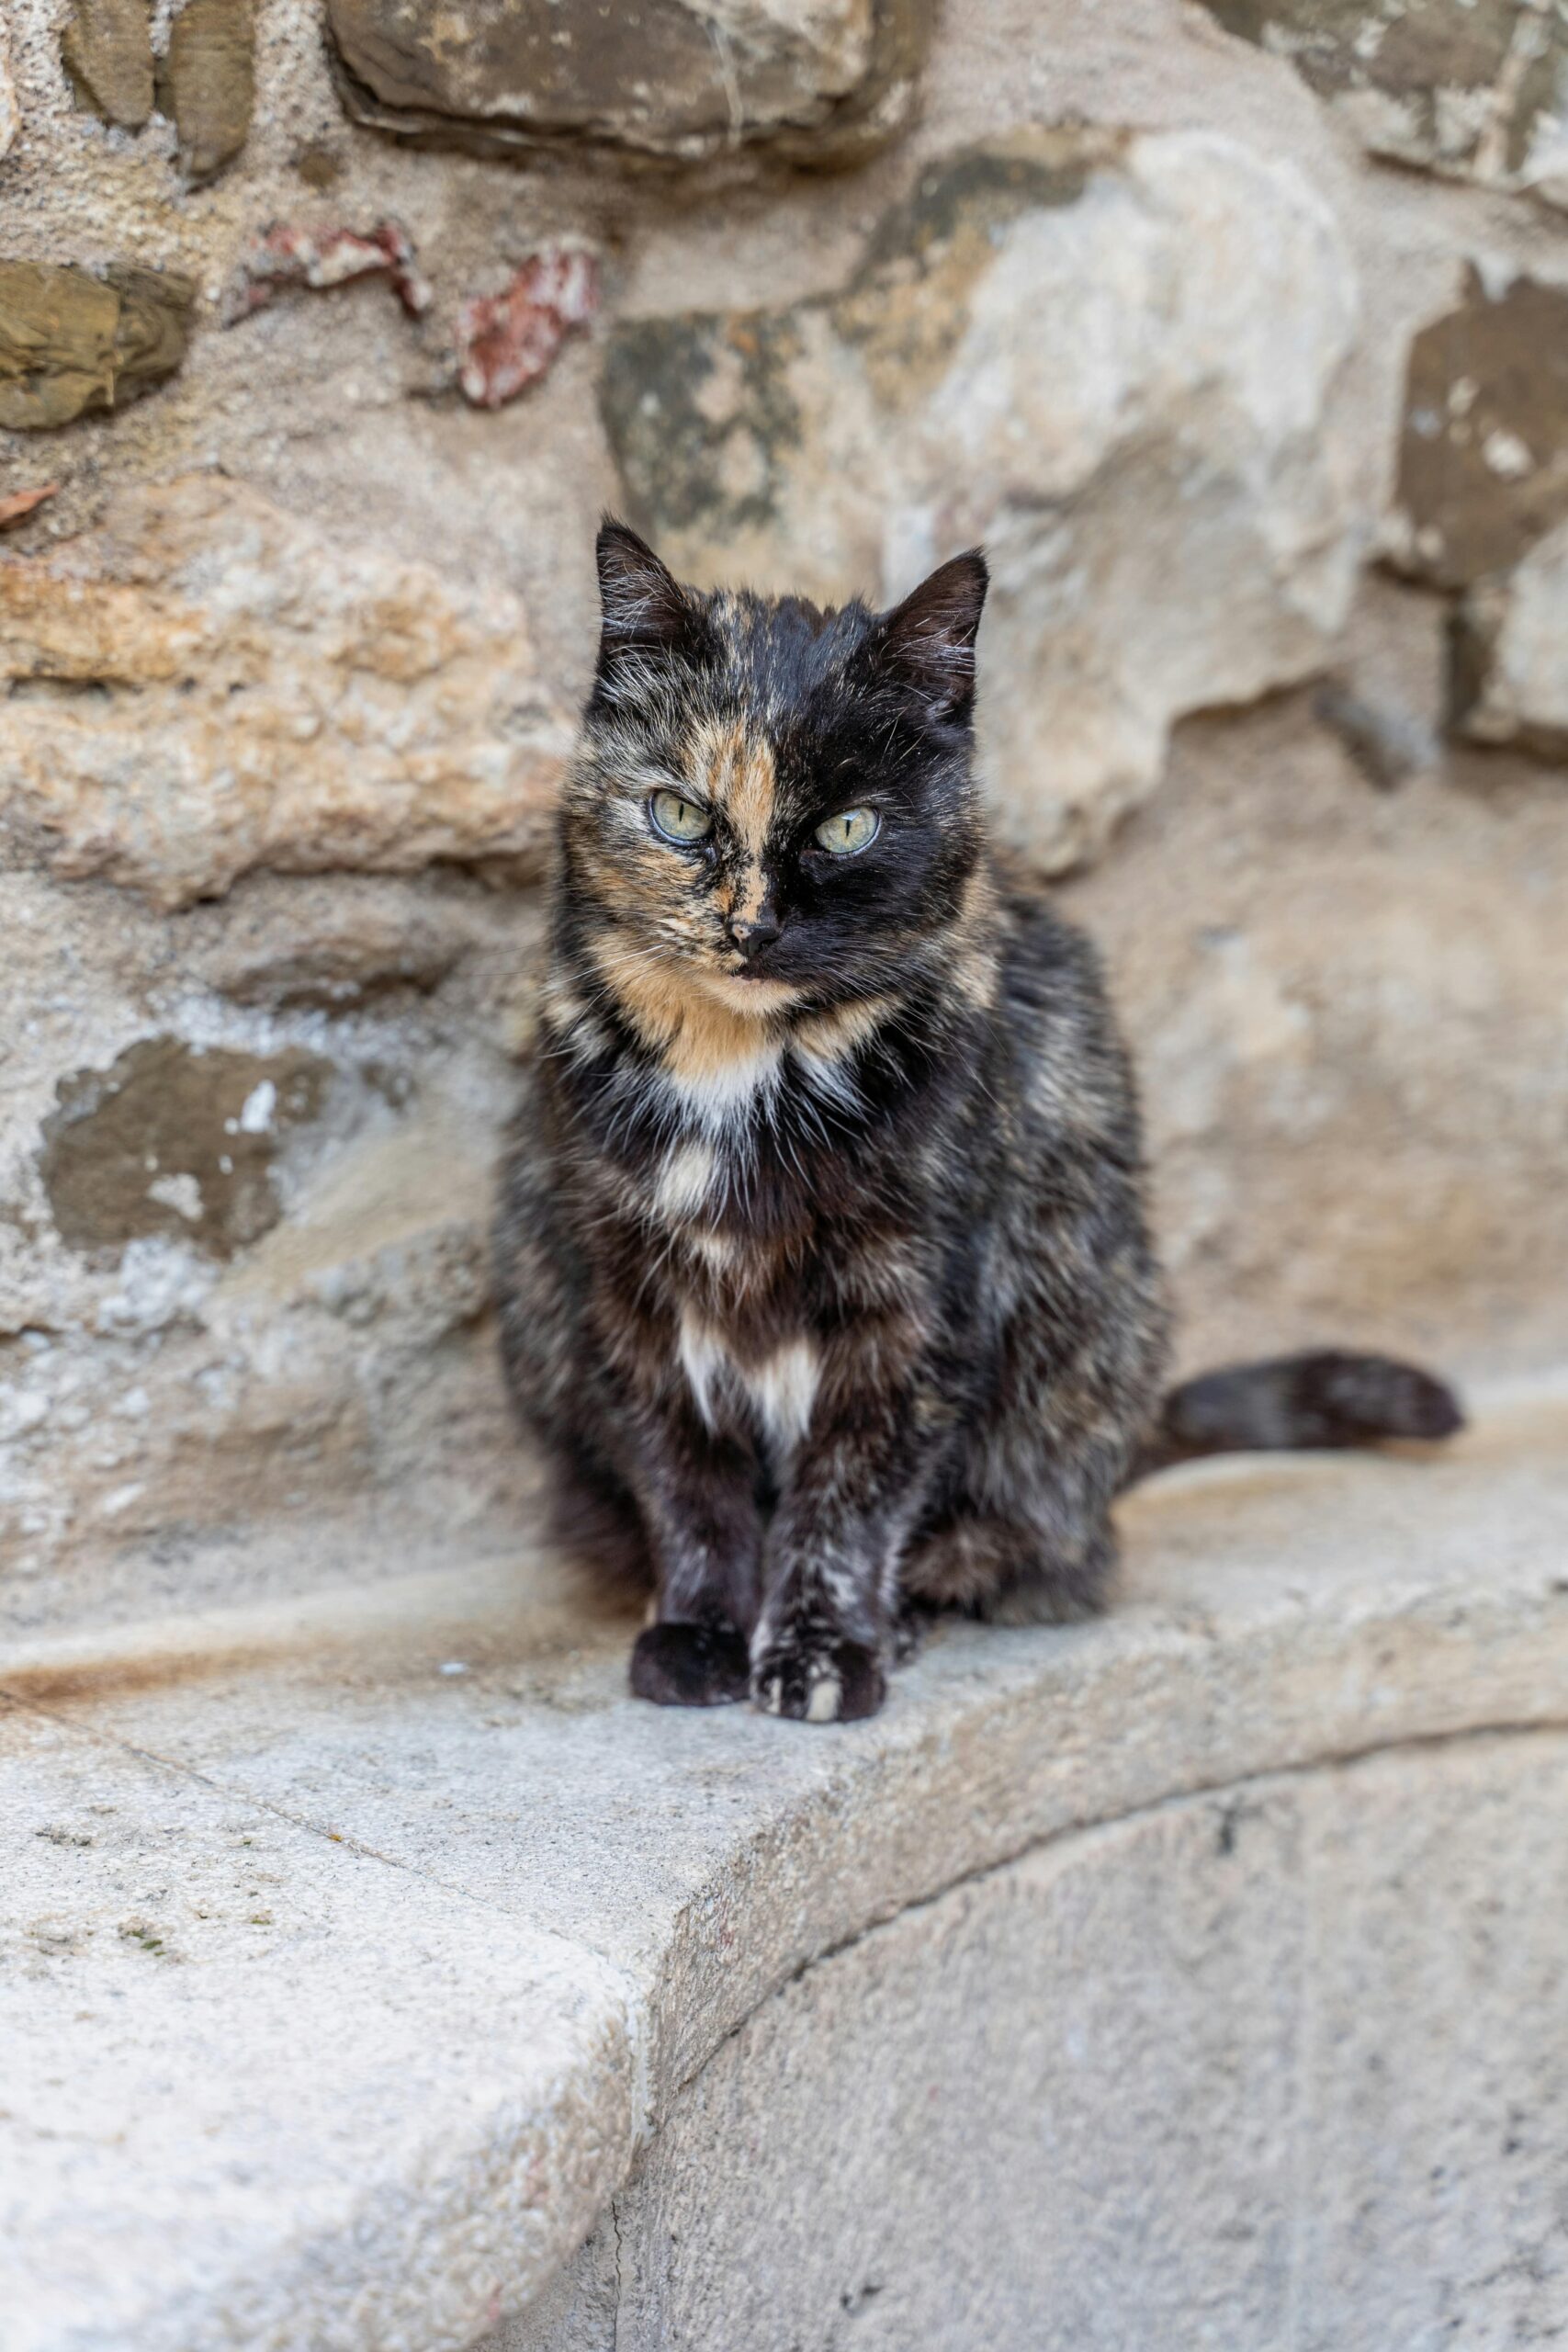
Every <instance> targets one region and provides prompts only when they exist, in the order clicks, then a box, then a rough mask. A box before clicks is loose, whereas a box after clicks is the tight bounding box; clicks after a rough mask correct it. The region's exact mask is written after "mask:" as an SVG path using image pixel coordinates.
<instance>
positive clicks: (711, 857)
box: [562, 522, 987, 1014]
mask: <svg viewBox="0 0 1568 2352" xmlns="http://www.w3.org/2000/svg"><path fill="white" fill-rule="evenodd" d="M598 560H599V581H600V588H601V593H602V596H603V601H604V634H603V638H602V640H601V644H600V650H599V661H598V668H597V672H596V674H595V678H594V684H593V691H592V695H591V696H590V698H589V702H588V707H587V712H586V715H585V719H584V727H583V736H582V742H581V749H580V752H579V755H578V758H577V760H576V762H575V763H574V766H573V770H572V775H571V779H570V785H569V787H568V792H567V796H566V802H565V807H564V810H563V821H562V837H563V845H564V851H565V870H566V875H567V878H568V887H569V888H570V893H571V897H572V900H573V903H574V904H575V906H576V907H577V909H578V910H580V913H581V919H582V924H583V933H582V935H583V936H584V938H585V940H586V942H587V944H589V946H590V949H591V952H592V953H593V954H594V956H595V960H596V961H598V962H599V963H600V965H601V967H602V968H603V969H604V970H605V971H606V974H607V975H608V974H609V973H611V972H612V971H613V970H615V968H617V967H618V968H619V970H620V971H621V972H622V974H623V975H624V976H625V977H626V978H627V979H629V978H631V976H632V974H633V973H634V972H637V973H640V974H641V975H643V976H644V977H645V978H647V977H649V976H651V975H653V974H658V975H660V978H661V979H662V980H664V981H666V982H667V983H668V985H670V986H671V987H672V988H688V989H697V990H699V991H701V992H703V993H705V994H706V995H708V996H710V997H716V998H717V999H718V1000H719V1001H722V1002H724V1003H725V1004H727V1005H728V1006H729V1007H730V1008H731V1009H732V1010H733V1011H736V1012H757V1013H758V1014H766V1013H768V1012H773V1011H775V1010H778V1009H781V1008H783V1007H785V1006H787V1005H791V1004H812V1005H820V1004H826V1003H831V1002H834V1001H842V1000H843V999H844V998H846V997H852V996H855V995H858V994H863V993H866V992H869V991H870V990H873V989H879V988H884V987H886V986H887V985H888V984H889V982H890V981H892V980H894V979H895V978H897V976H898V974H899V973H900V971H901V970H903V969H904V968H906V967H908V964H909V963H910V960H911V959H912V958H919V956H920V955H921V954H922V952H930V950H931V945H932V943H934V942H936V941H937V940H939V939H940V938H941V937H942V934H943V933H945V932H946V931H947V930H948V928H949V927H950V926H951V924H952V923H953V921H954V920H955V918H956V917H957V914H958V912H959V910H960V908H961V906H962V904H963V901H964V890H965V886H966V884H967V883H968V882H969V880H970V877H971V876H972V875H973V874H974V872H975V870H976V864H977V861H978V860H979V857H980V854H981V847H982V842H981V820H980V814H979V808H978V799H977V794H976V786H975V781H974V776H973V771H972V741H971V724H972V716H973V709H974V699H975V637H976V630H977V628H978V627H979V622H980V612H981V607H982V605H984V602H985V596H986V579H987V574H986V565H985V561H984V559H983V558H982V557H981V556H980V555H979V554H977V553H974V554H969V555H961V556H955V557H954V558H953V560H952V561H951V562H949V563H944V564H943V565H942V567H941V568H940V569H939V570H938V571H933V572H932V574H931V577H930V579H929V580H927V581H925V582H923V584H922V585H921V586H920V587H919V588H917V589H916V590H915V591H914V592H913V594H911V595H909V596H908V597H906V598H905V600H904V602H903V603H902V604H901V605H897V606H896V607H895V608H894V610H893V611H891V612H889V613H883V614H876V613H873V612H870V611H868V610H867V608H866V607H865V606H864V605H861V604H851V605H845V606H844V607H843V608H842V609H841V610H839V611H827V612H822V611H819V610H818V608H817V606H816V605H810V604H807V603H806V602H804V601H803V600H801V599H799V598H796V597H783V598H779V599H771V598H764V597H761V596H755V595H751V594H730V593H720V594H712V595H704V594H700V593H698V592H697V591H696V590H694V589H691V588H686V587H682V585H681V583H680V582H678V581H677V580H676V579H675V578H674V577H673V576H672V574H671V572H670V571H668V570H667V569H666V567H665V566H664V565H663V564H662V563H661V562H660V560H659V558H658V557H657V556H656V555H655V554H654V553H653V551H652V549H651V548H648V547H647V546H645V545H644V543H643V541H642V540H641V539H639V538H638V537H637V536H636V534H635V533H634V532H632V531H630V530H628V529H627V528H626V526H625V525H623V524H620V523H615V522H607V523H606V524H605V525H604V528H603V529H602V530H601V532H600V534H599V543H598Z"/></svg>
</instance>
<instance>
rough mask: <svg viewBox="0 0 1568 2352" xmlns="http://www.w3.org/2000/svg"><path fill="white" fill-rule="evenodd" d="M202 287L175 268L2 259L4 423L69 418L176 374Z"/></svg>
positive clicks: (30, 426)
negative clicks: (97, 271)
mask: <svg viewBox="0 0 1568 2352" xmlns="http://www.w3.org/2000/svg"><path fill="white" fill-rule="evenodd" d="M195 291H196V290H195V288H194V287H193V286H192V285H191V283H190V280H189V279H188V278H186V277H181V276H180V275H179V273H178V272H177V271H175V270H162V269H136V268H131V267H129V266H123V267H122V266H116V267H114V268H111V269H107V270H106V271H105V272H104V273H103V275H102V276H101V277H96V276H95V275H94V274H93V273H92V272H91V271H90V270H85V269H78V268H77V267H76V266H74V265H73V264H72V263H68V262H67V263H62V264H54V263H48V262H26V261H0V427H9V428H10V429H11V430H12V431H13V432H16V431H23V432H28V431H36V430H38V429H39V427H40V426H46V425H52V424H70V423H71V422H72V420H73V418H74V417H78V416H83V415H85V414H87V413H89V412H90V411H92V410H95V409H112V408H120V407H123V406H124V404H125V402H126V401H128V400H132V399H134V398H135V396H136V395H137V394H138V393H139V392H142V391H145V390H147V389H148V387H149V386H150V385H152V384H156V383H160V382H161V381H162V380H163V379H164V377H165V376H171V375H173V373H174V371H175V368H177V367H178V366H179V364H180V362H181V360H182V359H183V358H184V357H185V354H186V339H187V337H188V335H189V333H190V312H191V305H192V303H193V301H194V300H195Z"/></svg>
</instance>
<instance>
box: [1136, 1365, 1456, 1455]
mask: <svg viewBox="0 0 1568 2352" xmlns="http://www.w3.org/2000/svg"><path fill="white" fill-rule="evenodd" d="M1463 1427H1464V1413H1463V1410H1462V1408H1461V1405H1460V1401H1459V1398H1458V1397H1456V1396H1455V1395H1454V1392H1453V1390H1452V1389H1451V1388H1450V1387H1448V1386H1447V1385H1445V1384H1444V1383H1443V1382H1442V1381H1440V1380H1437V1379H1434V1377H1433V1375H1432V1374H1430V1373H1429V1372H1421V1371H1419V1370H1418V1369H1417V1368H1416V1365H1415V1364H1410V1363H1395V1362H1394V1360H1393V1357H1392V1356H1362V1355H1353V1354H1351V1353H1350V1352H1349V1351H1348V1350H1346V1349H1343V1348H1322V1349H1318V1350H1316V1351H1313V1352H1311V1353H1309V1354H1306V1355H1299V1356H1275V1357H1273V1358H1271V1359H1270V1360H1269V1362H1268V1363H1234V1364H1226V1365H1225V1367H1224V1370H1223V1371H1220V1372H1206V1373H1203V1374H1201V1376H1200V1377H1199V1378H1198V1379H1197V1380H1188V1381H1184V1382H1183V1383H1182V1385H1181V1386H1180V1387H1179V1388H1173V1389H1172V1390H1171V1392H1170V1395H1169V1396H1168V1397H1167V1398H1166V1400H1165V1405H1164V1407H1163V1408H1162V1410H1161V1413H1160V1417H1159V1419H1158V1421H1157V1422H1156V1426H1155V1430H1154V1434H1153V1436H1152V1437H1151V1438H1150V1439H1149V1441H1148V1442H1147V1444H1146V1445H1145V1448H1144V1451H1143V1453H1141V1454H1140V1456H1139V1458H1138V1464H1137V1467H1136V1468H1135V1469H1134V1473H1133V1476H1134V1478H1145V1477H1147V1476H1148V1475H1149V1473H1150V1472H1151V1471H1154V1470H1164V1469H1166V1468H1168V1466H1169V1464H1171V1463H1173V1462H1193V1461H1196V1460H1197V1459H1198V1457H1199V1456H1200V1455H1201V1454H1205V1453H1270V1452H1275V1451H1278V1450H1280V1449H1284V1450H1288V1451H1289V1452H1292V1453H1300V1452H1305V1451H1307V1450H1308V1449H1311V1448H1314V1447H1319V1446H1326V1447H1342V1446H1352V1445H1378V1444H1380V1443H1382V1442H1383V1440H1385V1439H1388V1438H1434V1439H1435V1438H1444V1437H1452V1435H1453V1433H1454V1431H1455V1430H1461V1429H1463Z"/></svg>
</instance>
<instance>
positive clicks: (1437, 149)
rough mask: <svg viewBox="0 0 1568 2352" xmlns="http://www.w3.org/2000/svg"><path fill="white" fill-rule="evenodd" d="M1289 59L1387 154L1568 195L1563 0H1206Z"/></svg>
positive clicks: (1231, 25) (1489, 181)
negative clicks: (1560, 1)
mask: <svg viewBox="0 0 1568 2352" xmlns="http://www.w3.org/2000/svg"><path fill="white" fill-rule="evenodd" d="M1204 5H1205V6H1207V7H1208V8H1209V9H1210V11H1211V13H1212V14H1213V16H1215V17H1217V18H1218V19H1219V21H1220V23H1221V24H1222V25H1224V27H1225V28H1226V30H1227V31H1228V32H1233V33H1236V34H1239V35H1240V37H1241V39H1242V40H1249V41H1253V42H1256V43H1257V45H1258V47H1259V48H1261V49H1267V50H1270V51H1273V52H1274V54H1275V55H1277V56H1282V57H1288V58H1289V59H1290V60H1291V62H1292V64H1293V65H1294V66H1295V68H1296V71H1297V72H1298V73H1299V74H1301V75H1302V77H1303V80H1304V81H1306V82H1307V83H1309V84H1310V85H1311V86H1312V88H1313V89H1314V90H1315V91H1316V92H1317V93H1318V95H1319V96H1320V97H1323V98H1325V99H1326V100H1327V101H1328V102H1329V104H1330V105H1331V106H1332V107H1334V108H1335V110H1336V112H1337V113H1339V114H1341V115H1343V116H1344V117H1345V118H1346V119H1347V120H1348V122H1350V124H1351V125H1352V126H1353V127H1354V129H1355V130H1357V131H1358V132H1359V135H1360V137H1361V139H1362V140H1363V141H1365V143H1366V145H1367V146H1368V147H1369V148H1370V149H1371V152H1372V153H1373V154H1375V155H1386V156H1388V157H1390V158H1391V159H1392V160H1393V161H1394V162H1397V163H1401V164H1416V165H1418V166H1425V167H1426V168H1427V169H1430V170H1434V171H1438V172H1443V173H1446V174H1450V175H1453V176H1455V177H1458V178H1464V179H1473V180H1479V181H1481V182H1482V183H1483V185H1486V186H1489V187H1539V188H1540V191H1541V193H1542V194H1544V195H1546V196H1548V197H1549V198H1552V199H1553V200H1561V198H1562V197H1563V196H1568V19H1565V18H1564V17H1563V14H1562V9H1561V7H1559V6H1556V5H1555V0H1416V6H1410V5H1409V0H1328V5H1327V6H1325V5H1324V0H1204Z"/></svg>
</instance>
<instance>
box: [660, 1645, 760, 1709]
mask: <svg viewBox="0 0 1568 2352" xmlns="http://www.w3.org/2000/svg"><path fill="white" fill-rule="evenodd" d="M749 1681H750V1661H749V1659H748V1657H747V1654H746V1644H745V1641H744V1639H743V1638H742V1636H741V1635H740V1634H736V1633H731V1632H730V1631H729V1629H728V1627H726V1626H719V1625H647V1626H645V1627H644V1628H643V1630H642V1632H641V1633H640V1634H638V1635H637V1641H636V1644H635V1645H634V1646H633V1649H632V1689H633V1691H635V1693H636V1694H637V1697H638V1698H639V1699H651V1700H652V1702H653V1703H654V1705H655V1706H656V1707H728V1706H730V1705H732V1704H733V1703H734V1702H735V1701H736V1700H737V1699H744V1697H745V1696H746V1692H747V1688H748V1684H749Z"/></svg>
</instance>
